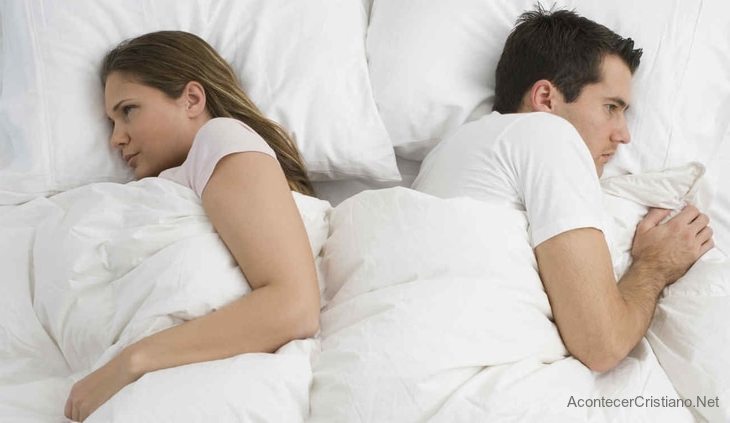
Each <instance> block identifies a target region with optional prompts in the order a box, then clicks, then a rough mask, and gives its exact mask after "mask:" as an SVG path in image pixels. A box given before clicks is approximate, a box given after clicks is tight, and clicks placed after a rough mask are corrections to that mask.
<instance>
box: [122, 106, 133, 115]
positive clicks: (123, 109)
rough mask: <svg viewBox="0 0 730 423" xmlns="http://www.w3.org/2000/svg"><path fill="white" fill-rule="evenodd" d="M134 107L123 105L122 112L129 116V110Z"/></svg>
mask: <svg viewBox="0 0 730 423" xmlns="http://www.w3.org/2000/svg"><path fill="white" fill-rule="evenodd" d="M133 108H134V106H124V107H122V114H124V116H129V112H130V111H131V110H132V109H133Z"/></svg>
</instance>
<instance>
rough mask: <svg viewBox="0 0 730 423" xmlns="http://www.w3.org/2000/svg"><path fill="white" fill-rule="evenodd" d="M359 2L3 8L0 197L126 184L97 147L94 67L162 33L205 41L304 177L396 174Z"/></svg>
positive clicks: (102, 125)
mask: <svg viewBox="0 0 730 423" xmlns="http://www.w3.org/2000/svg"><path fill="white" fill-rule="evenodd" d="M364 9H365V8H364V5H363V3H362V2H361V1H359V0H348V1H337V2H332V1H327V0H312V1H307V2H291V1H287V0H266V1H265V0H245V1H234V0H228V1H218V2H209V1H205V0H187V1H184V2H181V1H175V0H156V1H149V0H133V1H125V2H118V1H111V0H101V1H100V0H81V1H74V2H57V1H52V0H29V1H10V2H6V3H4V4H3V12H2V15H3V16H2V19H3V23H2V25H3V29H4V32H5V36H4V38H5V40H4V41H5V47H6V48H5V51H4V57H3V61H4V63H6V64H10V63H12V64H13V66H12V67H8V69H6V73H5V75H4V85H5V90H4V91H3V93H2V97H1V98H0V154H1V156H0V204H3V203H5V204H8V203H12V202H13V201H16V200H17V199H18V198H19V197H18V193H32V194H46V193H48V192H49V191H59V190H66V189H69V188H72V187H75V186H79V185H83V184H86V183H90V182H96V181H118V182H126V181H129V180H131V178H132V177H131V173H129V171H128V170H127V169H126V168H125V165H124V163H123V162H122V160H121V159H120V157H119V155H118V152H115V151H112V150H111V148H110V147H109V145H108V137H109V134H110V127H109V125H108V123H107V122H106V120H105V116H104V110H103V91H102V88H101V85H100V83H99V78H98V68H99V65H100V63H101V60H102V57H103V55H104V54H105V53H106V52H107V51H108V50H109V49H111V48H113V47H114V46H115V45H117V44H118V43H119V42H120V41H122V40H124V39H127V38H131V37H134V36H138V35H141V34H143V33H147V32H151V31H157V30H163V29H178V30H185V31H189V32H193V33H195V34H198V35H200V36H201V37H202V38H204V39H205V40H207V41H208V42H209V43H210V44H211V45H212V46H213V47H215V48H216V49H217V50H218V51H219V52H220V53H221V55H222V56H223V57H224V58H225V59H227V60H228V61H229V62H230V63H231V64H232V66H233V67H234V69H235V70H236V71H237V73H238V75H239V77H240V78H241V81H242V84H243V87H244V88H245V90H246V92H247V93H248V94H249V95H250V96H251V98H252V99H253V100H254V102H256V103H257V105H258V106H259V108H260V109H261V110H262V112H263V113H264V114H265V115H266V116H268V117H270V118H272V119H274V120H276V121H278V122H280V123H281V124H282V125H283V126H284V127H285V128H286V129H287V130H289V131H291V132H292V133H293V135H294V137H295V140H296V142H297V145H298V147H299V149H300V151H301V153H302V156H303V158H304V161H305V162H306V164H307V166H308V168H309V170H310V174H311V176H312V178H313V179H314V180H321V179H339V178H346V177H351V176H361V177H368V178H373V179H377V180H398V179H399V178H400V176H399V174H398V170H397V167H396V163H395V156H394V154H393V149H392V146H391V143H390V140H389V138H388V134H387V132H386V130H385V127H384V126H383V123H382V121H381V120H380V117H379V115H378V113H377V109H376V107H375V103H374V101H373V98H372V94H371V90H370V84H369V79H368V73H367V62H366V57H365V48H364V35H365V28H366V22H367V14H366V11H365V10H364ZM3 191H4V192H5V194H6V195H5V200H3V198H2V197H3V195H2V194H3ZM8 192H14V193H15V195H14V196H11V195H9V193H8Z"/></svg>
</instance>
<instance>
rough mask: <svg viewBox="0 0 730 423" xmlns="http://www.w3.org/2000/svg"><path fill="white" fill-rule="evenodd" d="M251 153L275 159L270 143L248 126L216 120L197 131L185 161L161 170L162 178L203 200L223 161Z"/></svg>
mask: <svg viewBox="0 0 730 423" xmlns="http://www.w3.org/2000/svg"><path fill="white" fill-rule="evenodd" d="M248 151H255V152H259V153H264V154H268V155H269V156H271V157H273V158H274V159H276V153H274V150H272V149H271V147H269V144H267V143H266V141H264V139H263V138H261V136H260V135H259V134H257V133H256V132H255V131H254V130H253V129H251V128H250V127H249V126H248V125H246V124H245V123H243V122H241V121H240V120H237V119H232V118H214V119H211V120H209V121H208V122H206V123H205V124H203V126H201V127H200V129H199V130H198V133H197V134H196V135H195V139H194V140H193V145H192V147H191V148H190V152H189V153H188V157H187V158H186V159H185V162H183V164H182V165H180V166H178V167H174V168H171V169H167V170H164V171H162V172H161V173H160V175H159V177H160V178H165V179H169V180H171V181H175V182H177V183H179V184H181V185H184V186H187V187H189V188H190V189H192V190H193V191H195V193H196V194H198V197H201V196H202V194H203V189H205V186H206V185H207V184H208V180H209V179H210V176H211V175H212V174H213V170H214V169H215V166H216V164H217V163H218V161H220V159H222V158H223V157H225V156H227V155H229V154H233V153H239V152H248Z"/></svg>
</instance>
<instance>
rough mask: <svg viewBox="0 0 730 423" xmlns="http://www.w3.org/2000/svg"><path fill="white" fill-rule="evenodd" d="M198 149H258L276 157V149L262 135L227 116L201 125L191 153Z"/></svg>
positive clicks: (238, 150) (237, 150)
mask: <svg viewBox="0 0 730 423" xmlns="http://www.w3.org/2000/svg"><path fill="white" fill-rule="evenodd" d="M196 150H208V151H210V150H225V151H231V152H246V151H257V152H261V153H265V154H268V155H270V156H272V157H274V158H276V154H275V153H274V150H272V149H271V147H270V146H269V144H268V143H267V142H266V141H265V140H264V139H263V138H262V137H261V135H259V134H258V133H257V132H256V131H254V130H253V129H252V128H251V127H250V126H248V125H247V124H245V123H244V122H242V121H240V120H238V119H233V118H227V117H217V118H213V119H210V120H209V121H207V122H206V123H205V124H203V126H201V127H200V129H199V130H198V133H197V134H196V135H195V140H194V141H193V148H192V150H191V153H194V152H195V151H196Z"/></svg>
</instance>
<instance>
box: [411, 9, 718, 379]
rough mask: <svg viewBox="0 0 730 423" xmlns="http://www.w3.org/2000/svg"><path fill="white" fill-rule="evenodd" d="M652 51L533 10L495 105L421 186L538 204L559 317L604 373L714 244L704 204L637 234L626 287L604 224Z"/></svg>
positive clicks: (579, 20) (537, 239)
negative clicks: (635, 92) (638, 80)
mask: <svg viewBox="0 0 730 423" xmlns="http://www.w3.org/2000/svg"><path fill="white" fill-rule="evenodd" d="M640 57H641V50H640V49H638V50H635V49H634V48H633V41H632V40H631V39H625V38H622V37H620V36H619V35H617V34H616V33H614V32H612V31H611V30H609V29H608V28H606V27H604V26H602V25H599V24H597V23H595V22H593V21H591V20H589V19H586V18H583V17H581V16H578V15H577V14H575V13H574V12H570V11H566V10H558V11H545V10H544V9H542V8H540V7H539V8H538V9H537V10H535V11H529V12H526V13H524V14H523V15H522V16H521V17H520V19H519V20H518V22H517V26H516V27H515V29H514V30H513V32H512V33H511V34H510V36H509V37H508V39H507V41H506V44H505V47H504V51H503V52H502V56H501V58H500V61H499V64H498V66H497V75H496V76H497V77H496V92H495V105H494V112H493V113H492V114H490V115H488V116H485V117H483V118H482V119H479V120H477V121H474V122H470V123H467V124H465V125H464V126H462V127H461V128H460V129H459V130H457V131H456V132H455V133H454V134H452V135H451V136H450V137H449V138H447V139H446V140H444V141H443V142H442V143H441V144H439V145H438V146H437V147H436V148H435V149H434V150H433V151H432V152H431V154H429V156H428V157H427V158H426V160H424V162H423V165H422V167H421V173H420V174H419V176H418V178H417V179H416V181H415V182H414V185H413V187H414V189H417V190H419V191H424V192H427V193H431V194H433V195H437V196H441V197H456V196H462V195H467V196H471V197H475V198H478V199H482V200H485V201H490V202H492V203H494V202H499V203H503V204H506V205H509V206H512V207H515V208H519V209H522V210H525V211H526V214H527V218H528V221H529V235H530V240H531V243H532V247H533V248H534V252H535V256H536V258H537V263H538V268H539V272H540V277H541V279H542V282H543V285H544V287H545V290H546V292H547V294H548V298H549V300H550V304H551V307H552V310H553V316H554V318H555V322H556V324H557V326H558V330H559V331H560V335H561V337H562V339H563V342H564V343H565V346H566V347H567V349H568V351H570V353H571V354H572V355H573V356H574V357H576V358H577V359H578V360H580V361H581V362H583V363H584V364H585V365H586V366H588V367H589V368H590V369H592V370H594V371H599V372H602V371H606V370H609V369H611V368H613V367H614V366H616V365H617V364H618V363H619V362H620V361H621V360H622V359H623V358H624V357H626V355H628V353H629V352H630V351H631V349H632V348H633V347H634V346H635V345H636V344H637V343H638V342H639V341H640V340H641V338H642V337H643V336H644V334H645V333H646V331H647V329H648V327H649V324H650V322H651V319H652V316H653V313H654V309H655V307H656V302H657V298H658V296H659V294H660V292H661V291H662V289H663V288H664V287H665V286H667V285H669V284H671V283H673V282H675V281H676V280H677V279H678V278H680V277H681V276H682V275H684V274H685V272H686V271H687V270H688V269H689V267H690V266H691V265H692V264H693V263H694V262H695V261H696V260H697V259H698V258H699V257H700V256H702V255H703V254H704V253H705V252H707V251H708V250H710V249H711V248H712V247H713V246H714V243H713V240H712V230H711V229H710V228H709V227H708V226H707V225H708V223H709V219H708V217H707V216H706V215H704V214H702V213H700V211H699V210H697V209H696V208H695V207H693V206H688V207H686V208H685V209H684V210H682V211H681V212H680V213H679V214H677V215H676V216H675V217H674V218H672V219H671V220H669V221H668V222H666V223H664V224H660V223H659V222H661V221H662V220H663V219H664V218H665V217H666V216H667V215H668V213H669V211H668V210H662V209H651V210H650V211H649V213H648V214H647V215H646V217H645V218H644V219H643V220H642V221H641V222H640V223H639V225H638V226H637V229H636V234H635V237H634V242H633V246H632V251H631V253H632V256H633V265H632V266H631V267H630V268H629V269H628V271H627V272H626V273H625V274H624V275H623V277H622V278H621V280H620V281H619V282H618V284H616V280H615V277H614V274H613V270H612V264H611V257H610V255H609V250H608V246H607V244H606V240H605V238H604V235H603V232H602V229H603V227H604V223H603V210H602V208H601V201H602V200H601V199H602V196H601V190H600V185H599V180H598V178H599V177H600V175H601V174H602V173H603V167H604V165H605V164H606V162H608V161H609V160H610V159H611V157H612V156H613V155H614V153H615V152H616V150H617V149H618V148H619V147H620V146H621V145H622V144H626V143H628V142H630V135H629V131H628V128H627V126H626V120H625V113H626V110H627V109H628V108H629V105H630V103H631V78H632V75H633V72H634V71H635V70H636V68H637V67H638V65H639V60H640Z"/></svg>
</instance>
